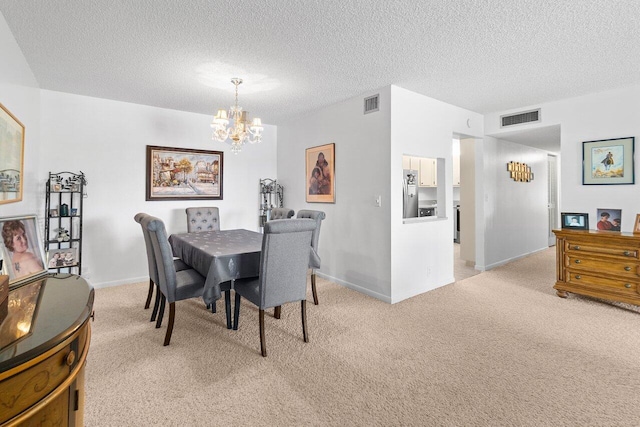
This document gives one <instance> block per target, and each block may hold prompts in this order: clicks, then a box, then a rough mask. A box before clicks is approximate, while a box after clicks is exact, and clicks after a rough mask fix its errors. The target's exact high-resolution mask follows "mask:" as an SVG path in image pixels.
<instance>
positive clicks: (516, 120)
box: [500, 108, 540, 128]
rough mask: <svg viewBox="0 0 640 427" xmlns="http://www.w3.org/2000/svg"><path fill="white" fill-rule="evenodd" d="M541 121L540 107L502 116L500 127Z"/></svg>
mask: <svg viewBox="0 0 640 427" xmlns="http://www.w3.org/2000/svg"><path fill="white" fill-rule="evenodd" d="M539 121H540V109H539V108H538V109H537V110H531V111H525V112H522V113H517V114H509V115H506V116H500V127H503V128H504V127H509V126H514V125H521V124H525V123H535V122H539Z"/></svg>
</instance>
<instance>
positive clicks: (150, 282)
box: [144, 279, 155, 310]
mask: <svg viewBox="0 0 640 427" xmlns="http://www.w3.org/2000/svg"><path fill="white" fill-rule="evenodd" d="M154 286H155V284H154V283H153V280H151V279H149V292H148V293H147V301H146V302H145V303H144V309H145V310H146V309H148V308H149V305H150V304H151V297H153V287H154Z"/></svg>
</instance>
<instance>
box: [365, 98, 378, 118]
mask: <svg viewBox="0 0 640 427" xmlns="http://www.w3.org/2000/svg"><path fill="white" fill-rule="evenodd" d="M378 101H380V94H377V95H373V96H370V97H368V98H365V99H364V114H369V113H373V112H374V111H378V110H379V109H380V108H378Z"/></svg>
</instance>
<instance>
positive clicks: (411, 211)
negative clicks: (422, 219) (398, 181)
mask: <svg viewBox="0 0 640 427" xmlns="http://www.w3.org/2000/svg"><path fill="white" fill-rule="evenodd" d="M417 176H418V171H417V170H413V169H404V170H403V171H402V195H403V197H402V202H403V205H402V206H403V209H402V217H403V218H416V217H417V216H418V181H417V178H416V177H417Z"/></svg>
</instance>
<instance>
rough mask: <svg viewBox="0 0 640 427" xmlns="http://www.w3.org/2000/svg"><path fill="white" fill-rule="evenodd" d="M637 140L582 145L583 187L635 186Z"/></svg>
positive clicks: (618, 139)
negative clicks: (635, 146)
mask: <svg viewBox="0 0 640 427" xmlns="http://www.w3.org/2000/svg"><path fill="white" fill-rule="evenodd" d="M634 144H635V138H634V137H629V138H616V139H603V140H599V141H585V142H583V143H582V185H602V184H634V183H635V176H634V166H633V163H634V162H633V156H634Z"/></svg>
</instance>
